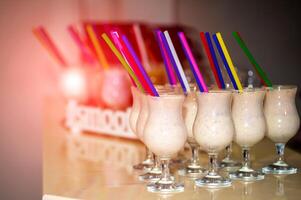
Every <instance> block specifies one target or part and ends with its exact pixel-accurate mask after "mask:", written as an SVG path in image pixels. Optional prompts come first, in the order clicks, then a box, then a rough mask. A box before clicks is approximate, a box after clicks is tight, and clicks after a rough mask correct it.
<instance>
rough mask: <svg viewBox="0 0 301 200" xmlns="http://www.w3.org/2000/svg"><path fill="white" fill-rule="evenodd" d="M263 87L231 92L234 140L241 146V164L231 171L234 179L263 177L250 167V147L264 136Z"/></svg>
mask: <svg viewBox="0 0 301 200" xmlns="http://www.w3.org/2000/svg"><path fill="white" fill-rule="evenodd" d="M264 95H265V91H264V90H263V89H259V88H255V89H245V90H243V91H242V92H238V91H235V92H233V93H232V96H233V103H232V119H233V123H234V128H235V134H234V141H235V142H236V143H237V144H238V145H239V146H241V148H242V156H243V165H242V167H241V168H240V169H239V170H238V171H236V172H231V173H230V174H229V177H230V178H231V179H234V180H241V181H256V180H262V179H264V174H263V173H262V172H259V171H255V170H253V169H252V168H251V161H250V153H249V151H250V148H251V147H252V146H253V145H255V144H257V143H258V142H260V141H261V140H262V139H263V138H264V134H265V130H266V125H265V118H264V114H263V100H264Z"/></svg>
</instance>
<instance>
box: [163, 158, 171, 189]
mask: <svg viewBox="0 0 301 200" xmlns="http://www.w3.org/2000/svg"><path fill="white" fill-rule="evenodd" d="M169 161H170V159H169V158H168V159H166V158H164V159H162V158H161V167H162V174H161V179H160V182H161V183H163V184H164V183H170V182H171V181H172V179H171V177H170V172H169Z"/></svg>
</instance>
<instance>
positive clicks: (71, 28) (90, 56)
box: [67, 25, 95, 63]
mask: <svg viewBox="0 0 301 200" xmlns="http://www.w3.org/2000/svg"><path fill="white" fill-rule="evenodd" d="M67 29H68V31H69V33H70V35H71V37H72V39H73V40H74V42H75V43H76V44H77V46H78V47H79V49H80V51H81V53H82V55H83V57H84V59H85V60H86V61H87V62H89V63H93V61H94V60H95V59H94V57H93V54H92V53H91V50H90V49H89V48H88V46H87V45H86V43H85V42H84V41H83V40H82V38H81V37H80V35H79V33H78V31H77V30H76V28H75V27H74V26H72V25H69V26H68V28H67Z"/></svg>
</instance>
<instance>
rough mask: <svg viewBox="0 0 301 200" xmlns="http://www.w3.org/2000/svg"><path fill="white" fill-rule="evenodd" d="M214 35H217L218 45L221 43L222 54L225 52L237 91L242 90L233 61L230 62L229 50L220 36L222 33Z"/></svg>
mask: <svg viewBox="0 0 301 200" xmlns="http://www.w3.org/2000/svg"><path fill="white" fill-rule="evenodd" d="M216 36H217V39H218V41H219V43H220V45H221V47H222V50H223V52H224V54H225V57H226V60H227V62H228V64H229V67H230V69H231V72H232V75H233V77H234V80H235V82H236V85H237V87H238V90H239V91H242V90H243V88H242V85H241V82H240V80H239V78H238V75H237V73H236V70H235V67H234V65H233V62H232V59H231V57H230V55H229V52H228V50H227V47H226V45H225V43H224V40H223V38H222V35H221V33H216Z"/></svg>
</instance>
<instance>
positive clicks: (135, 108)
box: [129, 87, 140, 137]
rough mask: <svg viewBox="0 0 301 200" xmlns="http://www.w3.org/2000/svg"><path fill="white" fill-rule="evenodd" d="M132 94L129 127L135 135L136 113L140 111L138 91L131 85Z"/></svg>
mask: <svg viewBox="0 0 301 200" xmlns="http://www.w3.org/2000/svg"><path fill="white" fill-rule="evenodd" d="M131 91H132V96H133V106H132V109H131V113H130V116H129V122H130V127H131V129H132V131H133V132H134V133H135V134H136V135H137V137H138V134H137V131H136V124H137V120H138V115H139V113H140V93H139V91H138V89H137V88H136V87H131Z"/></svg>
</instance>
